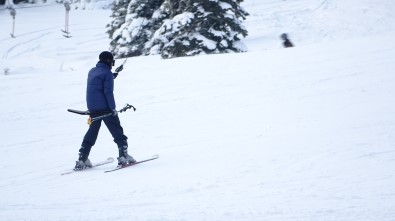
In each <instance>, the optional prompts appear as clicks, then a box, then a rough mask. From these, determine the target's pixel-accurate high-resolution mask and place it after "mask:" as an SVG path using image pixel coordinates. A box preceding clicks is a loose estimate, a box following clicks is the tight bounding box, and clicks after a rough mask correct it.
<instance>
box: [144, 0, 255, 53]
mask: <svg viewBox="0 0 395 221" xmlns="http://www.w3.org/2000/svg"><path fill="white" fill-rule="evenodd" d="M167 1H168V3H169V7H170V9H171V15H173V16H174V17H172V19H171V20H167V21H165V22H164V24H163V25H162V27H161V28H160V29H159V30H157V32H156V33H155V36H154V38H155V39H153V40H152V42H156V45H159V46H160V48H161V52H160V53H161V56H162V57H163V58H172V57H179V56H192V55H197V54H201V53H206V54H212V53H228V52H243V51H246V48H245V46H244V44H243V43H242V42H241V40H242V38H244V37H246V36H247V30H246V29H245V27H244V26H243V25H242V23H241V22H242V20H244V19H245V17H246V16H247V15H248V13H247V12H246V11H245V10H244V9H242V8H241V6H240V3H241V2H242V1H243V0H216V1H213V0H181V1H176V0H167Z"/></svg>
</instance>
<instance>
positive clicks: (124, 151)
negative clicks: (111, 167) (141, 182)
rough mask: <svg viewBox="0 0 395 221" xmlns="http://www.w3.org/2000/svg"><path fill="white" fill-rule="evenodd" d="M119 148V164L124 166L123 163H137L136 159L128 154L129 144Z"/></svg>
mask: <svg viewBox="0 0 395 221" xmlns="http://www.w3.org/2000/svg"><path fill="white" fill-rule="evenodd" d="M118 149H119V157H118V158H117V159H118V166H120V167H122V166H123V165H126V164H133V163H136V160H135V159H134V158H133V157H132V156H130V155H129V154H128V146H127V145H124V146H121V147H118Z"/></svg>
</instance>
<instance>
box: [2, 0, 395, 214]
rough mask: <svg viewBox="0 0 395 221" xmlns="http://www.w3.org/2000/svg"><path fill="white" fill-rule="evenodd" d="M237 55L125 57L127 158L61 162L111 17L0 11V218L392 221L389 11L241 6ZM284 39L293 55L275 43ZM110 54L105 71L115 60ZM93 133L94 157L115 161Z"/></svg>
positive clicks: (112, 148) (303, 1) (387, 6)
mask: <svg viewBox="0 0 395 221" xmlns="http://www.w3.org/2000/svg"><path fill="white" fill-rule="evenodd" d="M242 6H243V7H244V8H245V9H246V10H247V11H248V12H249V13H250V16H249V17H248V18H247V20H246V21H245V25H246V26H247V29H248V31H249V36H248V37H247V38H246V39H245V41H244V43H245V44H246V45H247V47H248V52H246V53H232V54H218V55H201V56H195V57H186V58H176V59H169V60H164V59H161V58H160V56H146V57H133V58H129V59H128V60H127V61H126V63H125V68H124V71H122V72H121V73H120V74H119V76H118V78H117V79H116V80H115V98H116V102H117V106H118V109H119V108H122V107H123V105H124V104H126V103H129V104H132V105H134V106H135V107H136V108H137V111H136V112H133V111H130V110H129V111H127V112H125V113H121V114H120V119H121V124H122V126H123V127H124V130H125V133H126V135H127V136H128V137H129V140H128V141H129V146H130V153H131V154H132V155H133V156H134V157H135V158H136V159H138V160H143V159H146V158H149V157H151V156H152V155H154V154H159V156H160V157H159V159H157V160H154V161H150V162H147V163H144V164H141V165H136V166H134V167H130V168H127V169H123V170H119V171H116V172H112V173H104V171H105V170H109V169H113V168H114V167H115V166H116V163H115V162H114V163H112V164H107V165H104V166H101V167H97V168H94V169H91V170H87V171H82V172H78V173H73V174H69V175H64V176H61V175H60V174H61V173H63V172H65V171H68V170H70V169H72V168H73V167H74V165H75V161H76V160H77V158H78V149H79V147H80V145H81V142H82V138H83V136H84V134H85V132H86V130H87V128H88V125H87V124H86V120H87V118H86V117H84V116H81V115H76V114H72V113H69V112H67V109H68V108H72V109H80V110H85V109H86V104H85V89H86V85H85V84H86V77H87V72H88V71H89V69H90V68H91V67H93V66H94V65H95V63H96V62H97V60H98V55H99V53H100V52H101V51H104V50H108V48H109V41H110V40H109V39H108V35H107V34H106V33H105V30H106V27H105V26H106V24H108V23H110V22H111V18H110V17H109V15H110V14H111V10H109V9H100V7H96V8H95V7H92V8H95V9H91V10H81V9H79V10H75V8H73V7H72V10H71V11H70V27H69V30H70V32H71V33H70V35H71V36H72V37H71V38H65V37H64V36H63V34H64V33H63V32H62V31H61V29H64V28H65V27H64V26H65V9H64V6H63V5H53V4H48V5H44V6H41V7H24V8H18V7H19V6H16V12H17V15H16V19H15V22H16V26H15V36H16V38H11V36H10V32H11V31H12V22H13V21H12V17H11V16H10V13H9V11H8V10H5V8H4V7H0V20H1V30H2V31H1V32H0V105H1V111H0V113H1V114H0V122H1V127H0V140H1V143H0V150H1V153H2V154H1V155H0V162H1V164H0V174H1V179H0V220H7V221H21V220H24V221H101V220H102V221H104V220H106V221H108V220H116V221H129V220H138V221H181V220H185V221H204V220H210V221H214V220H220V221H246V220H248V221H257V220H265V221H271V220H273V221H274V220H281V221H306V220H314V221H317V220H319V221H329V220H331V221H346V220H347V221H372V220H374V221H391V220H395V146H394V145H395V134H394V133H395V96H394V95H395V87H394V85H395V75H394V74H393V73H394V70H395V62H394V57H395V41H394V37H395V15H394V14H393V12H394V11H395V2H394V1H393V0H379V1H377V0H348V1H344V0H318V1H317V0H293V1H278V0H265V1H262V0H246V1H245V2H244V3H243V4H242ZM284 32H286V33H288V34H289V36H290V39H291V41H292V42H293V43H294V44H295V45H296V47H294V48H287V49H284V48H282V46H281V39H280V38H279V36H280V35H281V34H282V33H284ZM124 61H125V60H124V59H121V60H119V61H117V63H116V65H115V66H116V67H117V66H118V65H120V64H121V63H122V62H124ZM112 140H113V139H112V137H111V135H110V133H109V132H108V130H107V129H106V128H105V126H104V125H103V127H102V129H101V132H100V134H99V139H98V141H97V143H96V145H95V146H94V147H93V149H92V152H91V155H90V159H91V161H92V162H98V161H102V160H105V159H106V158H107V157H114V158H115V157H117V153H118V152H117V151H118V150H117V147H116V145H115V143H114V142H113V141H112Z"/></svg>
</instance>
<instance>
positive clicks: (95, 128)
mask: <svg viewBox="0 0 395 221" xmlns="http://www.w3.org/2000/svg"><path fill="white" fill-rule="evenodd" d="M102 121H104V123H105V124H106V126H107V128H108V130H109V131H110V133H111V135H112V137H113V138H114V142H115V143H116V144H117V145H118V148H119V147H123V146H125V145H126V146H127V145H128V143H127V139H128V137H127V136H125V134H124V133H123V128H122V126H121V122H120V120H119V117H118V115H116V116H109V117H105V118H103V119H100V120H97V121H94V122H92V124H91V125H90V126H89V129H88V131H87V132H86V134H85V136H84V140H83V141H82V144H81V149H80V154H81V155H82V156H83V157H82V158H84V160H86V159H87V158H88V156H89V153H90V151H91V149H92V146H93V145H95V143H96V140H97V136H98V134H99V130H100V127H101V123H102Z"/></svg>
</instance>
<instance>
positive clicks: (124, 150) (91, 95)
mask: <svg viewBox="0 0 395 221" xmlns="http://www.w3.org/2000/svg"><path fill="white" fill-rule="evenodd" d="M114 64H115V60H114V56H113V55H112V54H111V52H108V51H103V52H102V53H100V55H99V62H98V63H97V64H96V67H94V68H92V69H91V70H90V71H89V74H88V81H87V89H86V103H87V106H88V110H89V112H90V113H91V117H97V116H100V115H102V114H103V113H106V112H107V113H112V115H111V116H109V117H105V118H103V119H100V120H97V121H93V122H92V123H91V124H90V126H89V129H88V131H87V132H86V134H85V136H84V139H83V141H82V145H81V148H80V149H79V158H78V161H77V162H76V165H75V167H74V170H82V169H84V168H88V167H92V164H91V162H90V160H89V159H88V156H89V153H90V151H91V149H92V146H93V145H95V143H96V140H97V136H98V134H99V130H100V126H101V123H102V121H104V123H105V124H106V126H107V128H108V130H109V131H110V133H111V135H112V136H113V138H114V142H115V143H116V144H117V146H118V150H119V157H118V165H120V166H122V165H125V164H131V163H135V162H136V160H135V159H133V157H132V156H130V155H129V154H128V143H127V139H128V138H127V137H126V136H125V134H124V133H123V128H122V126H121V123H120V120H119V117H118V112H117V111H116V109H115V107H116V106H115V99H114V79H115V78H116V77H117V75H118V73H112V72H111V69H112V67H113V66H114ZM121 67H122V66H121ZM120 70H122V68H117V70H116V71H120Z"/></svg>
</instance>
